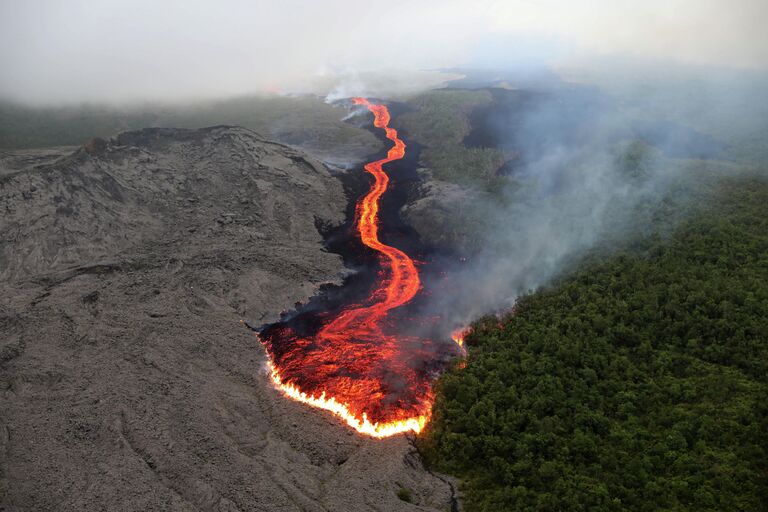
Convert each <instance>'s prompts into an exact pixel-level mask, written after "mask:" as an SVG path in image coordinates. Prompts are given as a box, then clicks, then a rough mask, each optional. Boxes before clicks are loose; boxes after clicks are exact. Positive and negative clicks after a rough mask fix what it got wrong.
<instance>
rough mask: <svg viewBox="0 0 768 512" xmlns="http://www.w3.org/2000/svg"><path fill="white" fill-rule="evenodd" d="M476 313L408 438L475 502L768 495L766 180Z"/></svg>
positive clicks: (624, 502) (671, 504) (712, 196)
mask: <svg viewBox="0 0 768 512" xmlns="http://www.w3.org/2000/svg"><path fill="white" fill-rule="evenodd" d="M692 211H693V213H691V214H689V215H687V216H686V219H685V220H683V221H681V222H679V223H677V224H676V225H675V226H674V228H673V229H669V226H662V225H659V226H657V228H658V229H656V230H655V233H656V234H651V235H650V236H644V237H643V238H642V239H640V240H633V241H632V242H631V243H625V244H624V245H623V246H621V247H613V248H612V249H611V251H610V253H609V254H608V255H607V256H606V249H605V248H603V249H602V250H601V251H599V254H598V251H595V252H594V253H593V254H592V255H590V256H588V257H586V258H585V260H584V261H583V262H582V263H581V264H579V265H578V266H577V268H576V270H574V271H572V272H570V273H569V274H568V275H566V276H563V277H562V278H560V279H559V280H558V281H557V282H555V283H553V284H551V285H550V286H549V287H547V288H544V289H540V290H538V291H536V292H535V293H532V294H530V295H527V296H525V297H522V298H521V299H520V300H519V301H518V303H517V305H516V307H515V310H514V311H513V312H510V313H508V314H506V315H505V316H503V317H495V316H494V317H488V318H484V319H482V320H480V321H478V322H477V323H475V324H474V325H473V326H472V327H473V330H472V332H471V334H469V335H468V337H467V344H468V346H469V356H468V358H467V360H466V361H465V362H464V363H461V364H457V366H456V367H455V368H454V369H453V370H452V371H450V372H448V373H446V374H445V375H444V376H443V377H441V379H440V380H439V382H438V386H437V401H436V404H435V407H434V413H433V420H432V422H431V423H430V424H429V426H428V428H427V430H426V431H425V432H424V433H423V434H422V435H421V436H420V437H419V439H418V446H419V448H420V450H421V451H422V453H423V454H424V456H425V457H426V460H427V462H428V463H429V464H430V465H431V466H432V467H433V468H435V469H436V470H439V471H443V472H446V473H450V474H453V475H455V476H458V477H459V478H460V479H461V481H462V492H463V496H464V502H465V508H466V510H468V511H470V512H471V511H488V512H491V511H493V512H500V511H518V510H520V511H569V510H573V511H576V510H579V511H581V510H590V511H621V510H636V511H658V510H670V511H683V510H685V511H710V510H711V511H730V510H733V511H736V510H740V511H757V510H768V179H766V178H764V177H755V176H752V177H744V176H741V177H731V178H725V179H723V180H722V181H721V182H719V183H718V184H717V185H716V186H713V187H711V190H710V191H709V192H708V193H707V194H702V195H701V196H700V200H699V201H697V203H696V205H695V206H694V207H693V208H692Z"/></svg>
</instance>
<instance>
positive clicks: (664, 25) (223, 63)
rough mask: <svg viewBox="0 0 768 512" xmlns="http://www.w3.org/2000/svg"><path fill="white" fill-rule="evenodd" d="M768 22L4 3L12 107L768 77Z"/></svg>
mask: <svg viewBox="0 0 768 512" xmlns="http://www.w3.org/2000/svg"><path fill="white" fill-rule="evenodd" d="M766 23H768V1H766V0H643V1H640V0H637V1H630V0H603V1H599V0H570V1H568V0H505V1H498V0H496V1H494V0H472V1H466V0H464V1H457V0H439V1H436V0H421V1H420V0H410V1H404V0H403V1H401V0H390V1H389V2H364V1H361V0H354V1H353V0H325V1H319V0H318V1H310V0H279V1H277V0H274V1H264V0H219V1H209V2H203V1H196V0H187V1H177V0H165V1H162V2H157V1H149V0H131V1H119V0H100V1H90V0H88V1H86V0H66V1H65V0H0V70H1V72H0V97H3V98H10V99H14V100H21V101H25V102H30V103H49V104H50V103H57V102H83V101H88V102H112V101H114V102H121V101H122V102H125V101H128V102H131V101H151V100H181V99H183V100H186V99H196V98H206V97H223V96H231V95H239V94H250V93H255V92H261V91H280V92H290V91H303V90H306V89H308V88H311V84H313V83H316V82H317V81H318V80H319V81H322V79H323V77H328V76H331V75H336V74H342V75H345V76H354V75H356V74H359V73H364V72H366V71H379V72H387V71H388V70H398V71H403V70H415V69H436V68H442V67H460V66H473V65H478V64H479V65H483V66H500V67H501V66H506V65H510V64H511V65H520V64H521V63H523V64H528V65H531V64H533V63H537V64H553V63H561V62H568V61H569V60H573V59H583V58H584V56H585V55H589V56H592V55H595V56H606V55H630V56H635V57H643V58H652V59H665V60H671V61H674V62H680V63H685V64H696V65H707V66H720V67H733V68H743V69H758V70H765V69H766V68H768V35H766V32H765V29H764V27H765V25H766Z"/></svg>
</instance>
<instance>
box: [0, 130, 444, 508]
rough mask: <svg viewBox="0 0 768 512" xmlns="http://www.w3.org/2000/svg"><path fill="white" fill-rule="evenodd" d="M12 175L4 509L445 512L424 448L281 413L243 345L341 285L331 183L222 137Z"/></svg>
mask: <svg viewBox="0 0 768 512" xmlns="http://www.w3.org/2000/svg"><path fill="white" fill-rule="evenodd" d="M3 158H4V159H0V160H2V161H0V164H3V165H0V167H2V172H1V173H0V209H1V210H2V215H1V216H0V239H2V244H0V411H2V414H0V509H7V510H51V509H58V510H113V511H119V510H242V511H245V510H257V511H271V510H281V511H294V510H295V511H324V510H327V511H356V512H357V511H366V510H387V511H396V510H444V509H446V508H448V507H449V506H450V500H451V488H450V486H449V485H448V484H447V483H446V482H445V481H443V480H441V479H439V478H437V477H435V476H433V475H431V474H429V473H428V472H426V471H425V470H424V468H423V467H422V466H421V463H420V461H419V458H418V456H417V455H416V454H415V453H414V451H413V449H412V447H411V444H410V442H409V440H408V439H407V438H405V437H398V438H391V439H387V440H383V441H379V440H372V439H368V438H363V437H361V436H359V435H357V434H355V433H353V432H352V431H350V430H349V429H348V428H347V427H346V426H344V425H342V424H341V423H340V422H339V421H337V420H336V419H334V418H333V417H331V416H330V415H327V414H325V413H323V412H321V411H316V410H312V409H309V408H307V407H305V406H303V405H301V404H297V403H294V402H290V401H288V400H286V399H284V398H283V397H282V396H280V395H279V394H278V393H277V392H276V391H275V390H274V389H273V388H272V387H271V385H270V383H269V379H268V377H267V375H266V373H265V371H264V355H263V351H262V349H261V346H260V344H259V343H258V341H257V340H256V339H255V338H254V336H253V333H252V332H251V331H249V330H247V329H245V328H244V327H242V326H241V325H240V321H241V320H249V321H251V322H253V323H256V324H258V323H261V322H265V321H271V320H274V319H276V318H277V316H278V315H279V313H280V311H281V310H283V309H286V308H289V307H291V306H292V305H293V304H294V303H295V302H296V301H302V300H305V299H307V298H308V297H309V296H311V295H312V294H313V293H314V292H315V290H316V289H317V287H318V285H319V284H321V283H325V282H329V281H335V280H338V279H339V278H340V276H341V273H342V272H343V271H344V269H343V266H342V262H341V258H340V257H339V256H337V255H334V254H330V253H328V252H326V251H325V250H324V249H323V245H322V238H321V235H320V234H319V233H318V230H317V225H318V224H321V223H322V224H336V223H339V222H341V221H342V220H343V212H344V211H345V208H346V205H347V199H346V198H345V197H344V194H343V191H342V187H341V186H340V184H339V182H338V180H336V179H335V178H334V177H333V176H332V175H331V174H330V172H329V171H328V170H327V169H326V167H325V166H323V165H322V164H320V163H319V162H317V161H315V160H313V159H311V158H309V157H307V156H305V155H304V154H303V153H301V152H299V151H296V150H294V149H292V148H289V147H287V146H283V145H280V144H276V143H273V142H270V141H267V140H264V139H263V138H262V137H260V136H259V135H258V134H256V133H254V132H252V131H249V130H246V129H242V128H234V127H225V126H221V127H213V128H207V129H202V130H176V129H146V130H141V131H137V132H129V133H124V134H121V135H120V136H118V137H115V138H114V139H110V140H92V141H89V142H88V143H87V144H85V145H84V146H83V147H81V148H79V149H76V150H75V151H74V152H71V153H68V154H65V155H54V154H45V155H41V156H39V157H35V156H34V155H32V154H31V152H26V153H25V155H23V156H18V155H10V156H8V155H6V156H4V157H3ZM25 162H27V163H28V165H27V164H25ZM401 488H407V489H409V490H410V491H411V492H410V496H411V497H412V498H411V500H412V502H413V503H407V502H405V501H402V500H401V499H399V498H398V496H397V494H398V491H399V490H400V489H401ZM401 495H403V493H401Z"/></svg>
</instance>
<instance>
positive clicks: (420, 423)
mask: <svg viewBox="0 0 768 512" xmlns="http://www.w3.org/2000/svg"><path fill="white" fill-rule="evenodd" d="M353 102H354V103H355V104H357V105H364V106H365V107H367V108H368V110H370V111H371V113H373V116H374V126H375V127H376V128H380V129H382V130H384V132H385V135H386V138H387V139H389V140H390V141H392V142H393V145H392V147H391V148H390V149H389V150H388V152H387V156H386V158H383V159H381V160H376V161H373V162H369V163H367V164H366V165H365V167H364V168H365V171H366V172H368V173H369V174H371V175H372V176H373V178H374V180H373V183H372V185H371V187H370V189H369V190H368V192H367V194H366V195H365V196H364V197H363V198H362V199H360V200H359V201H358V203H357V207H356V220H355V228H356V230H357V234H358V235H359V237H360V240H361V241H362V243H363V244H365V245H366V246H368V247H369V248H371V249H373V250H374V251H376V253H377V255H378V259H379V262H380V270H379V272H378V274H377V277H376V280H375V282H374V286H373V289H372V291H371V292H370V295H369V296H368V298H367V299H366V300H365V301H363V302H362V303H358V304H352V305H350V306H347V307H345V308H342V309H341V310H340V311H339V312H338V313H337V314H335V315H331V314H326V315H323V314H320V317H321V323H320V327H319V328H318V329H317V332H316V333H314V334H312V335H310V336H307V335H302V334H299V333H298V332H297V330H296V329H294V328H293V327H291V325H290V323H280V324H274V325H272V326H270V327H269V328H267V329H264V330H262V331H261V333H260V335H259V338H260V340H261V341H262V343H263V344H264V347H265V348H266V350H267V354H268V356H269V363H268V364H269V369H270V375H271V378H272V381H273V383H274V384H275V386H276V387H277V388H278V389H279V390H280V391H281V392H282V393H283V394H285V395H286V396H288V397H290V398H292V399H294V400H298V401H300V402H303V403H306V404H308V405H311V406H314V407H318V408H321V409H325V410H328V411H331V412H332V413H333V414H335V415H337V416H339V417H341V418H342V419H343V420H344V421H345V422H346V423H347V424H348V425H350V426H351V427H353V428H354V429H355V430H357V431H358V432H361V433H363V434H367V435H370V436H374V437H387V436H391V435H395V434H399V433H403V432H408V431H413V432H419V431H421V429H422V428H424V425H425V424H426V423H427V421H428V419H429V416H430V411H431V407H432V402H433V394H432V381H433V379H434V376H435V373H436V371H438V370H439V369H441V367H442V366H441V365H442V363H441V362H440V361H442V362H444V361H445V359H446V357H445V353H446V352H447V351H450V350H451V349H446V348H445V344H437V343H434V342H432V341H431V340H428V339H424V338H422V337H418V336H412V335H404V334H402V331H403V329H401V328H398V323H400V322H402V321H403V320H402V318H401V317H402V315H400V316H399V317H398V318H397V319H395V318H393V317H392V315H390V312H391V311H392V310H393V309H395V308H399V307H401V306H403V305H405V304H407V303H409V302H410V301H411V300H412V299H413V298H414V297H415V296H416V294H417V293H418V292H419V290H420V288H421V283H420V280H419V272H418V270H417V268H416V265H415V263H414V261H413V260H412V259H411V258H410V257H409V256H408V255H407V254H406V253H405V252H403V251H401V250H400V249H397V248H395V247H392V246H389V245H386V244H385V243H383V242H382V241H381V240H380V239H379V203H380V199H381V196H382V195H383V194H384V193H385V192H386V191H387V187H388V186H389V176H388V175H387V173H386V172H385V171H384V168H383V167H384V165H386V164H387V163H389V162H393V161H395V160H400V159H402V158H403V157H404V156H405V148H406V146H405V143H404V142H403V141H402V140H401V139H400V138H399V137H398V135H397V131H396V130H395V129H394V128H391V127H390V126H389V121H390V113H389V110H388V109H387V107H386V106H385V105H380V104H374V103H371V102H369V101H368V100H367V99H364V98H354V99H353ZM450 345H454V344H453V343H451V344H450ZM454 347H455V345H454ZM449 357H450V356H449Z"/></svg>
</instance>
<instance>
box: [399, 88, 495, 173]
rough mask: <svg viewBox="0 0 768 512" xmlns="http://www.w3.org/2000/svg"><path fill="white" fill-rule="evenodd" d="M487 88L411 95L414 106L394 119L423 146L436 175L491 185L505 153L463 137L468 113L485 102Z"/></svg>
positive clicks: (467, 123)
mask: <svg viewBox="0 0 768 512" xmlns="http://www.w3.org/2000/svg"><path fill="white" fill-rule="evenodd" d="M490 101H491V94H490V92H489V91H487V90H461V89H437V90H434V91H429V92H426V93H424V94H421V95H419V96H417V97H415V98H413V99H411V100H410V101H409V102H408V104H409V105H410V106H412V107H414V109H415V110H414V111H413V112H409V113H407V114H405V115H403V116H401V117H399V118H398V119H397V123H398V125H399V126H402V127H403V128H404V129H405V131H406V135H407V136H408V137H409V138H412V139H413V140H416V141H418V142H419V143H420V144H423V145H424V146H425V148H424V150H423V152H422V160H423V161H424V163H425V164H426V165H428V166H429V168H430V169H431V170H432V172H433V173H434V175H435V177H436V178H438V179H440V180H444V181H449V182H452V183H458V184H461V185H474V186H484V187H490V188H493V183H495V181H496V179H497V177H496V171H497V170H498V169H499V167H501V165H502V164H503V163H504V154H503V153H502V152H501V151H500V150H497V149H491V148H468V147H466V146H464V144H463V142H462V141H463V140H464V137H466V136H467V134H468V133H469V131H470V128H471V127H470V124H469V117H468V116H469V114H470V112H472V110H473V109H475V108H477V107H480V106H483V105H487V104H488V103H490Z"/></svg>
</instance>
